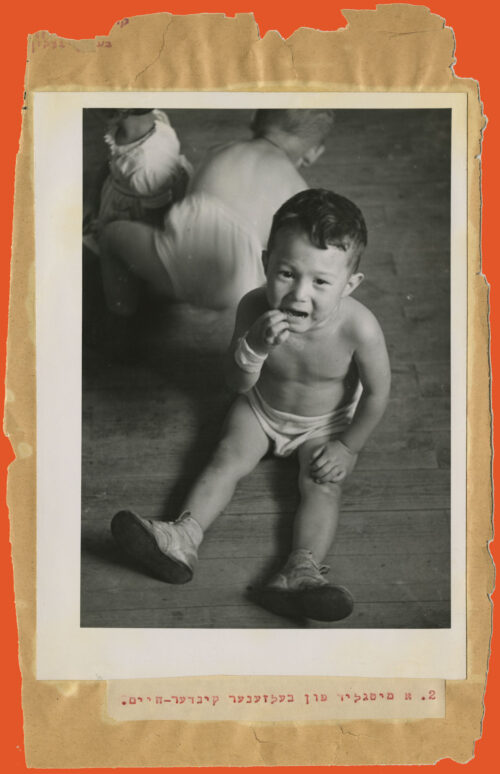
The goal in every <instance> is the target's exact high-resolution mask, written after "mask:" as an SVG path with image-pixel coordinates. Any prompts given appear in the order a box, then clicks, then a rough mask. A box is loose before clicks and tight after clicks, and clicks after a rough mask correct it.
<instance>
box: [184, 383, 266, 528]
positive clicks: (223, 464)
mask: <svg viewBox="0 0 500 774" xmlns="http://www.w3.org/2000/svg"><path fill="white" fill-rule="evenodd" d="M268 449H269V439H268V437H267V436H266V434H265V433H264V431H263V429H262V427H261V426H260V424H259V422H258V420H257V418H256V416H255V414H254V412H253V410H252V409H251V407H250V405H249V403H248V401H247V399H246V398H245V397H244V396H239V397H238V398H237V399H236V401H235V403H234V404H233V406H232V408H231V410H230V412H229V414H228V416H227V418H226V421H225V423H224V427H223V430H222V437H221V440H220V441H219V443H218V444H217V447H216V449H215V451H214V453H213V455H212V458H211V460H210V462H209V463H208V465H207V467H206V468H205V470H204V471H203V473H202V474H201V475H200V477H199V478H198V480H197V481H196V483H195V484H194V486H193V488H192V489H191V491H190V493H189V495H188V496H187V498H186V500H185V501H184V504H183V508H182V511H183V512H185V511H189V512H190V513H191V514H192V516H193V517H194V518H195V519H196V521H197V522H198V523H199V524H200V526H201V528H202V529H203V530H206V529H207V528H208V527H209V526H210V525H211V524H212V522H213V521H215V519H216V518H217V516H218V515H219V514H220V513H221V512H222V511H223V510H224V508H225V507H226V506H227V505H228V503H229V502H230V501H231V498H232V496H233V494H234V490H235V488H236V485H237V483H238V481H240V479H242V478H244V477H245V476H246V475H248V474H249V473H251V472H252V470H253V469H254V468H255V466H256V465H257V463H258V462H259V461H260V460H261V459H262V457H263V456H264V455H265V454H266V452H267V451H268Z"/></svg>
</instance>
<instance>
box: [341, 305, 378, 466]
mask: <svg viewBox="0 0 500 774" xmlns="http://www.w3.org/2000/svg"><path fill="white" fill-rule="evenodd" d="M358 335H359V340H358V344H357V347H356V350H355V353H354V357H355V359H356V363H357V366H358V371H359V377H360V381H361V384H362V386H363V393H362V395H361V398H360V400H359V403H358V406H357V409H356V412H355V414H354V417H353V420H352V422H351V424H350V426H349V427H348V429H347V430H346V431H345V432H344V433H342V435H341V437H340V441H341V442H342V443H344V444H345V446H347V448H348V449H349V450H350V451H351V452H352V453H353V454H357V453H358V452H359V451H360V450H361V449H362V448H363V446H364V445H365V443H366V441H367V440H368V438H369V437H370V435H371V434H372V432H373V431H374V430H375V428H376V426H377V425H378V423H379V422H380V420H381V419H382V417H383V415H384V412H385V409H386V406H387V401H388V400H389V391H390V386H391V369H390V364H389V356H388V354H387V348H386V345H385V339H384V334H383V333H382V330H381V328H380V325H379V324H378V322H377V320H376V319H375V317H374V316H373V315H372V314H371V313H369V314H368V315H364V319H363V320H362V322H361V325H360V326H359V331H358Z"/></svg>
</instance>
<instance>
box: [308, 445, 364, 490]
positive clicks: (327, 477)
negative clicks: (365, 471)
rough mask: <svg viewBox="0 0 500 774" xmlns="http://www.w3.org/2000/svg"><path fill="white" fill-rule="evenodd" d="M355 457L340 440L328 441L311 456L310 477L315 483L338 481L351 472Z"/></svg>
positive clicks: (356, 456) (356, 457)
mask: <svg viewBox="0 0 500 774" xmlns="http://www.w3.org/2000/svg"><path fill="white" fill-rule="evenodd" d="M357 459H358V455H357V454H353V452H351V451H350V450H349V449H348V448H347V446H344V444H343V443H342V442H341V441H329V442H328V443H326V444H325V445H324V446H321V447H320V448H319V449H316V451H315V452H314V454H313V456H312V458H311V467H310V469H311V478H312V479H313V481H315V483H316V484H325V483H326V482H327V481H331V482H332V483H340V482H341V481H343V480H344V479H345V478H347V476H348V475H349V474H350V473H352V471H353V469H354V466H355V465H356V461H357Z"/></svg>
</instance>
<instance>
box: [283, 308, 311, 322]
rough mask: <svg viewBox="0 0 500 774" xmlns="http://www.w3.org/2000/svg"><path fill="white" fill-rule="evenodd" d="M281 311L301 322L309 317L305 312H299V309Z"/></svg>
mask: <svg viewBox="0 0 500 774" xmlns="http://www.w3.org/2000/svg"><path fill="white" fill-rule="evenodd" d="M281 311H282V312H284V313H285V314H286V315H288V316H289V317H299V318H301V319H302V320H305V318H306V317H309V315H308V313H307V312H301V311H300V310H299V309H282V310H281Z"/></svg>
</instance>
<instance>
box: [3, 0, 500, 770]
mask: <svg viewBox="0 0 500 774" xmlns="http://www.w3.org/2000/svg"><path fill="white" fill-rule="evenodd" d="M414 5H425V6H427V7H429V8H430V10H431V11H432V12H434V13H437V14H439V15H440V16H442V17H443V18H444V19H445V21H446V24H447V25H448V26H450V27H452V28H453V30H454V33H455V39H456V53H455V56H456V59H457V64H456V66H455V73H456V75H458V76H462V77H470V78H475V79H476V80H477V81H478V82H479V84H480V93H481V99H482V101H483V103H484V111H485V113H486V116H487V117H488V119H489V125H488V127H487V129H486V132H485V136H484V148H483V152H482V161H483V181H482V187H483V248H482V249H483V271H484V273H485V275H486V277H487V279H488V281H489V283H490V285H491V288H492V289H491V298H490V304H491V320H490V322H491V329H492V331H493V332H494V331H495V327H496V324H498V318H499V314H500V302H499V299H498V291H497V290H496V287H495V285H496V281H499V280H500V267H499V266H498V265H497V259H496V248H497V245H496V242H497V234H496V232H495V223H496V222H497V220H498V216H497V214H496V211H495V206H496V204H497V203H498V201H499V197H498V195H497V190H496V186H497V184H498V182H497V181H498V179H499V177H500V176H499V171H500V170H499V157H500V130H499V127H498V121H499V112H498V100H499V96H498V95H499V92H500V86H499V76H498V72H497V70H498V66H497V63H496V61H495V59H496V58H497V57H496V56H495V55H497V52H498V17H499V16H500V14H499V12H498V6H497V4H496V3H495V2H493V0H492V1H491V2H488V0H475V2H471V0H468V2H463V0H460V1H459V0H428V2H426V3H414ZM343 7H347V8H369V9H373V8H375V2H373V3H369V2H363V0H346V2H339V0H326V2H318V0H306V1H305V2H304V0H303V2H297V1H296V0H192V2H187V1H185V2H183V1H182V0H164V1H163V2H159V1H158V0H149V2H139V0H121V2H118V0H104V1H103V0H87V2H85V3H83V4H82V6H79V5H78V4H76V3H72V2H71V0H65V2H61V1H60V0H59V1H57V0H45V2H39V0H27V1H25V2H17V3H14V2H12V0H10V2H9V3H8V5H7V7H4V11H3V13H2V15H3V18H4V23H3V29H4V32H3V35H2V43H1V44H0V56H1V66H2V70H1V71H2V72H3V73H4V82H3V85H2V93H3V98H2V104H3V111H4V112H3V116H4V117H3V119H1V120H0V125H1V128H2V143H1V153H0V158H1V162H2V178H1V179H2V180H3V185H2V186H1V189H0V190H1V191H2V198H3V202H2V207H1V209H0V213H1V226H2V228H1V240H2V241H1V254H2V255H3V256H4V257H3V259H2V261H1V263H0V267H1V268H0V326H1V331H2V335H1V336H0V362H1V363H2V364H3V363H4V362H5V349H6V337H7V315H8V301H9V260H10V258H9V257H10V248H11V227H12V207H13V194H14V165H15V157H16V153H17V150H18V143H19V136H20V129H21V107H22V99H23V84H24V69H25V60H26V38H27V35H28V34H29V33H33V32H36V31H38V30H48V31H49V32H53V33H57V34H58V35H61V36H63V37H67V38H79V39H81V38H92V37H94V36H95V35H106V34H107V33H108V31H109V30H110V29H111V27H112V25H113V24H114V22H115V21H116V20H117V19H120V18H123V17H124V16H134V15H138V14H144V13H154V12H160V11H168V12H170V13H176V14H186V13H201V12H218V13H220V12H224V13H226V14H227V15H228V16H232V15H234V14H235V13H236V12H237V13H242V12H253V13H254V15H255V19H256V21H257V23H258V25H259V29H260V34H261V35H264V34H265V33H266V32H267V31H268V30H270V29H277V30H278V31H279V32H280V33H281V34H282V35H283V36H284V37H287V36H289V35H290V34H291V33H292V32H293V31H294V30H295V29H296V28H297V27H301V26H303V27H313V28H317V29H322V30H330V29H336V28H337V27H342V26H345V24H346V22H345V19H344V17H343V16H342V13H341V9H342V8H343ZM12 357H13V358H14V357H15V353H12ZM492 367H493V383H494V380H495V379H494V377H495V374H496V373H498V371H499V370H500V345H499V344H498V341H497V340H496V337H495V336H493V341H492ZM0 382H1V385H2V391H1V395H0V401H1V403H2V405H3V401H4V389H3V379H1V380H0ZM499 401H500V396H498V395H497V396H495V395H494V396H493V411H494V410H495V407H496V406H497V404H498V402H499ZM0 454H1V459H2V463H3V465H2V469H6V468H7V465H8V464H9V462H10V461H11V460H12V457H13V455H12V449H11V447H10V444H9V442H8V440H7V439H6V438H5V437H4V436H1V435H0ZM494 468H495V472H496V473H497V475H498V476H500V460H497V461H496V464H495V466H494ZM0 516H1V518H0V597H1V601H2V623H3V626H2V636H1V638H0V643H1V644H0V648H1V654H2V660H1V672H0V676H1V682H0V687H1V688H2V691H1V694H0V716H1V722H0V730H1V735H2V737H3V744H2V748H1V750H0V768H1V769H3V770H4V771H5V772H9V773H10V772H12V774H14V773H15V772H24V771H42V770H40V769H29V770H28V769H27V768H26V764H25V762H24V750H23V734H22V713H21V698H20V696H21V680H20V672H19V665H18V659H17V628H16V620H15V609H14V596H13V584H12V566H11V559H10V545H9V525H8V512H7V507H6V475H2V476H1V477H0ZM492 553H493V556H495V546H494V545H493V546H492ZM493 598H494V599H495V596H494V597H493ZM496 618H497V619H498V613H497V615H496ZM498 636H499V635H498V633H496V635H495V634H494V636H493V656H492V659H491V662H490V670H489V678H488V685H487V691H486V713H485V716H484V725H483V736H482V738H481V739H480V740H479V741H478V742H477V744H476V749H475V757H474V759H473V760H471V761H470V762H469V763H468V764H467V774H469V772H471V774H472V772H486V771H489V770H490V768H491V769H492V770H497V769H498V766H499V759H500V744H499V743H498V741H497V740H498V738H499V735H500V733H499V730H498V727H499V715H500V677H499V666H498V663H499V654H498V648H499V647H500V645H498V644H497V640H498ZM495 645H496V652H495ZM339 768H340V767H339ZM342 768H343V770H345V771H346V772H347V771H349V767H342ZM461 768H462V765H460V764H457V763H453V762H451V761H449V760H445V761H441V762H440V763H438V764H437V766H436V769H437V771H438V774H445V773H447V772H458V771H459V770H460V769H461ZM360 769H363V770H368V769H369V770H371V771H373V772H377V771H380V767H356V769H355V770H354V771H355V772H356V773H357V771H359V770H360ZM404 769H408V767H406V766H394V767H391V772H395V773H396V772H398V771H400V770H404ZM157 770H158V769H113V771H124V772H125V771H126V772H134V771H157ZM300 770H303V769H302V767H300V768H293V769H290V771H292V772H300ZM337 770H338V769H337ZM351 770H352V769H351ZM43 771H46V772H48V771H59V772H60V771H63V769H50V770H49V769H44V770H43ZM64 771H68V770H67V769H65V770H64ZM79 771H82V772H83V771H89V772H95V771H103V769H79ZM108 771H109V769H108ZM178 771H179V772H185V771H189V770H186V769H178ZM221 771H222V772H224V771H227V769H221ZM245 771H248V772H251V771H255V772H257V774H258V772H261V771H264V769H260V768H259V769H252V770H250V769H245ZM272 771H273V772H277V773H278V772H279V771H281V769H272Z"/></svg>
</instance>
